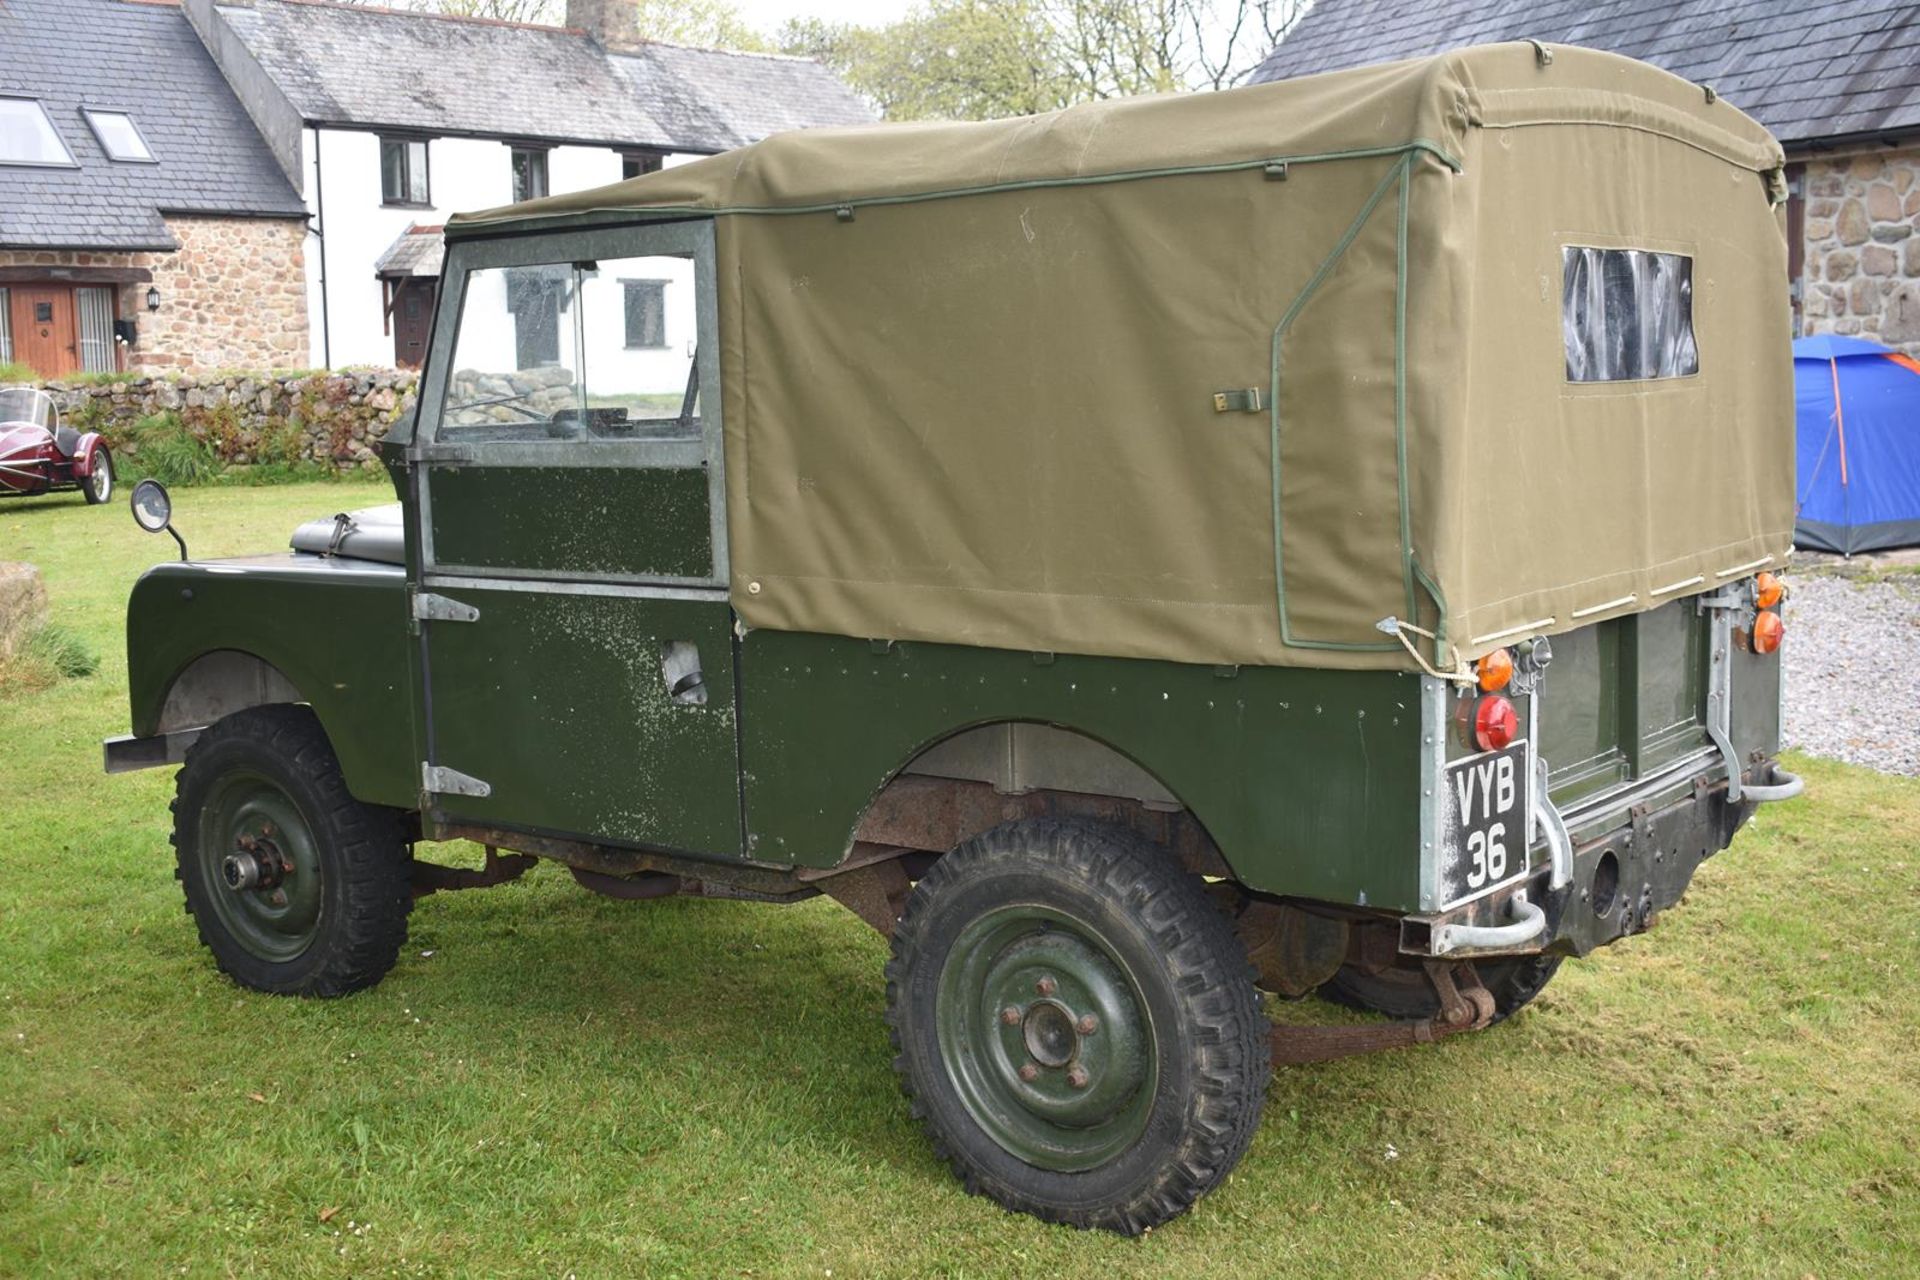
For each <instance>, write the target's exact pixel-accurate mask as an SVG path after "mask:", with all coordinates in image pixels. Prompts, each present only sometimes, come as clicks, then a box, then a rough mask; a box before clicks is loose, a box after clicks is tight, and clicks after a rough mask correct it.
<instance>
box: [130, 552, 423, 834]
mask: <svg viewBox="0 0 1920 1280" xmlns="http://www.w3.org/2000/svg"><path fill="white" fill-rule="evenodd" d="M412 648H413V646H412V637H411V636H410V634H409V632H408V628H407V584H406V573H405V571H404V570H402V569H400V568H399V567H397V566H390V565H373V564H366V563H364V562H359V561H351V560H323V559H321V558H319V557H317V556H298V555H293V554H284V555H269V556H258V557H254V558H251V559H245V560H224V561H217V562H213V563H208V564H201V563H191V562H190V563H185V564H163V565H159V566H157V567H155V568H153V569H150V570H148V571H147V572H146V573H145V574H143V575H141V578H140V580H139V581H138V582H137V583H135V584H134V588H133V594H132V597H131V598H130V599H129V600H128V601H127V686H128V698H129V702H130V705H131V710H132V724H133V732H134V733H135V734H138V735H141V736H147V735H151V734H153V733H155V732H157V731H158V727H159V724H160V714H161V709H162V708H163V707H164V706H165V704H166V699H167V694H168V692H169V690H170V689H171V688H172V686H173V682H174V680H175V679H176V678H177V677H178V676H179V674H180V673H181V672H182V671H184V670H185V669H186V668H187V666H188V665H190V664H191V663H192V662H193V661H194V660H195V659H197V658H199V657H201V656H203V655H205V654H208V653H212V652H215V651H217V650H223V649H234V650H239V651H241V652H244V653H250V654H253V655H254V656H256V657H259V658H261V659H264V660H265V661H267V662H269V663H272V664H273V666H274V667H276V668H277V669H278V670H279V671H280V673H281V674H282V675H284V676H286V678H287V679H288V680H289V681H291V682H292V683H293V685H294V687H295V688H296V689H298V690H299V691H300V694H301V696H302V697H303V698H305V699H306V700H307V701H308V702H309V703H311V704H312V706H313V709H314V713H315V714H316V715H318V716H319V717H320V723H321V725H322V727H324V728H325V729H326V731H327V736H328V738H329V739H331V740H332V742H333V748H334V752H335V754H337V755H338V756H339V757H340V767H341V770H342V772H343V773H344V774H345V775H346V780H347V786H348V788H349V789H350V790H351V791H352V792H353V794H354V795H356V796H358V797H360V798H361V799H362V800H367V801H371V802H373V803H376V804H387V805H394V806H397V807H401V808H412V807H414V806H415V805H416V804H417V803H418V802H419V782H420V757H419V756H418V755H416V754H415V751H414V724H413V710H412V709H413V706H414V691H413V684H412V668H413V654H412Z"/></svg>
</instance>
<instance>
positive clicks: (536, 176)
mask: <svg viewBox="0 0 1920 1280" xmlns="http://www.w3.org/2000/svg"><path fill="white" fill-rule="evenodd" d="M545 194H547V153H546V152H545V151H543V150H541V149H540V148H538V147H515V148H514V149H513V201H514V203H515V204H518V203H519V202H520V201H522V200H538V199H539V198H540V197H541V196H544V195H545Z"/></svg>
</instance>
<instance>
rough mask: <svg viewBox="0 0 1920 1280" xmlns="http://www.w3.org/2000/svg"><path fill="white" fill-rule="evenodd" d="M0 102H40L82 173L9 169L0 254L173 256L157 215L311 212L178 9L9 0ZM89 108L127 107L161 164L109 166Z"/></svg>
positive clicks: (2, 3) (107, 0)
mask: <svg viewBox="0 0 1920 1280" xmlns="http://www.w3.org/2000/svg"><path fill="white" fill-rule="evenodd" d="M0 94H8V95H11V96H24V97H31V98H38V99H39V100H40V104H41V106H42V107H44V108H45V109H46V112H47V116H48V118H49V119H50V120H51V121H52V122H53V127H54V130H55V132H57V133H58V134H59V135H60V140H61V141H62V142H64V143H66V144H67V150H68V151H69V152H71V153H72V154H73V159H74V162H75V163H76V164H77V165H78V166H79V167H78V168H75V169H56V168H41V167H28V166H19V165H0V247H3V248H42V249H120V250H136V249H172V248H177V247H178V246H177V245H176V243H175V242H174V239H173V237H172V236H171V235H169V234H168V232H167V228H166V224H165V223H164V222H162V221H161V217H160V215H161V214H162V213H211V214H267V215H277V216H283V217H305V216H306V207H305V206H304V205H303V204H302V203H301V201H300V197H299V196H298V195H297V194H296V193H295V192H294V190H293V187H292V186H291V184H289V183H288V181H287V179H286V175H285V174H283V173H282V172H281V170H280V167H279V165H277V164H276V163H275V162H274V159H273V155H272V153H271V152H269V151H268V150H267V145H266V143H265V142H263V141H262V140H261V138H260V135H259V133H258V132H257V131H256V130H255V129H254V126H253V122H252V121H251V120H250V119H248V118H247V113H246V112H245V111H244V110H242V109H241V107H240V103H239V102H238V101H237V100H235V98H234V96H233V93H232V91H231V90H229V89H228V88H227V82H226V81H225V80H224V79H222V78H221V75H220V70H219V68H218V67H216V66H214V64H213V59H212V57H210V56H209V55H208V53H207V51H206V49H205V48H204V47H203V46H202V45H201V43H200V40H199V38H198V37H197V36H195V35H194V33H193V29H192V28H191V27H189V26H188V25H187V20H186V17H185V16H184V15H183V14H182V13H181V12H180V10H179V9H177V8H171V7H166V6H161V5H154V4H133V3H127V0H0ZM83 106H87V107H95V108H104V109H108V110H116V111H125V112H128V113H129V114H130V115H132V116H133V118H134V122H135V123H136V124H137V125H138V126H139V128H140V132H141V134H142V135H144V136H145V138H146V140H147V145H148V146H149V147H150V148H151V149H152V151H153V154H154V158H155V159H156V160H158V161H159V163H158V164H129V163H125V162H116V161H112V160H109V159H107V156H106V153H105V152H104V151H102V150H101V149H100V144H99V142H98V140H96V139H95V138H94V136H93V130H92V129H90V128H88V126H87V122H86V120H85V118H84V117H82V116H81V114H80V108H81V107H83Z"/></svg>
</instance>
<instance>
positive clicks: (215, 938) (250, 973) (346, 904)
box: [173, 706, 413, 996]
mask: <svg viewBox="0 0 1920 1280" xmlns="http://www.w3.org/2000/svg"><path fill="white" fill-rule="evenodd" d="M173 845H174V851H175V855H176V857H177V859H178V862H179V869H178V871H177V872H176V873H175V874H176V875H178V877H179V879H180V883H181V887H182V888H183V889H184V890H185V891H186V898H187V910H188V911H189V912H191V913H192V915H193V918H194V921H195V922H196V923H197V924H198V925H199V928H200V941H201V942H202V943H204V944H205V945H206V947H207V949H208V950H210V951H211V952H213V958H214V962H215V963H216V964H218V965H219V966H220V969H221V971H222V972H224V973H226V974H227V975H228V976H230V977H232V978H233V980H234V981H236V982H238V983H239V984H240V985H241V986H245V987H252V988H253V989H254V990H256V991H268V992H273V993H275V994H282V995H303V996H341V995H346V994H347V993H348V992H351V991H357V990H359V989H361V988H362V987H370V986H372V985H373V984H374V983H376V982H378V981H379V980H380V979H381V978H382V977H384V976H385V975H386V972H387V970H389V969H391V968H392V967H393V963H394V961H395V960H396V959H397V958H398V957H399V954H400V948H401V947H402V946H403V945H405V943H406V940H407V913H408V912H409V911H410V910H411V909H412V906H413V893H412V888H411V885H410V884H409V880H408V858H407V849H406V844H405V842H404V840H403V838H402V833H401V829H400V823H399V819H398V816H397V815H396V814H395V813H394V812H393V811H392V810H389V809H379V808H375V807H373V806H371V805H365V804H361V803H360V802H359V801H358V800H355V799H354V798H353V797H352V796H351V795H349V794H348V792H347V785H346V780H345V779H344V778H343V777H342V776H341V773H340V763H339V761H338V760H336V759H335V758H334V754H333V749H332V747H331V746H330V745H329V744H328V742H327V736H326V734H325V733H324V732H323V731H322V730H321V728H320V721H319V720H318V719H317V718H315V716H314V714H313V712H312V711H311V710H310V709H309V708H307V707H301V706H270V707H254V708H252V709H250V710H246V711H238V712H235V713H234V714H233V715H230V716H227V717H225V718H224V719H222V720H220V721H218V722H217V723H215V724H214V725H213V726H212V727H211V728H210V729H208V730H207V731H206V732H205V733H204V734H202V735H201V736H200V738H199V740H198V741H197V742H195V743H194V744H193V747H192V748H191V749H190V750H189V751H188V752H187V759H186V765H185V767H184V768H182V769H181V770H180V775H179V778H178V779H177V780H176V782H175V796H174V801H173Z"/></svg>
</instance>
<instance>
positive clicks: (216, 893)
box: [193, 773, 325, 963]
mask: <svg viewBox="0 0 1920 1280" xmlns="http://www.w3.org/2000/svg"><path fill="white" fill-rule="evenodd" d="M199 834H200V839H199V843H198V847H196V848H195V849H194V850H193V856H194V858H195V859H196V860H197V861H198V862H199V864H200V876H201V880H202V882H203V883H205V884H206V885H207V887H208V888H207V892H208V895H209V897H210V898H211V900H212V903H213V909H214V912H215V914H217V915H218V916H219V917H220V922H221V923H222V924H223V925H225V926H226V929H227V932H228V933H229V934H231V935H232V936H233V937H234V939H235V940H236V941H237V942H239V943H240V945H241V946H243V947H245V948H246V949H247V950H248V951H249V952H251V953H252V954H253V955H255V956H258V957H259V958H260V959H262V960H267V961H271V962H275V963H284V962H285V961H288V960H293V959H295V958H297V957H298V956H299V955H300V954H301V953H302V952H304V951H305V950H306V949H307V947H308V946H309V945H311V943H312V942H313V935H314V933H315V932H316V931H317V930H318V928H319V924H320V905H321V899H322V896H323V890H324V888H325V885H324V883H323V881H322V879H321V873H320V852H319V850H318V849H317V848H316V847H315V846H314V842H313V832H312V831H310V830H309V829H308V827H307V820H306V819H305V818H303V817H301V816H300V807H299V806H298V805H296V804H295V803H294V802H293V799H292V798H291V797H290V796H288V795H287V793H286V792H284V791H282V790H281V789H280V788H279V787H278V786H276V785H275V784H274V783H272V782H269V781H268V780H267V779H265V778H263V777H260V776H259V775H257V774H248V773H233V774H228V775H227V776H226V777H225V778H223V779H221V781H220V782H219V783H218V785H216V786H215V788H214V790H213V793H212V794H211V795H210V796H209V797H208V798H207V807H206V811H205V813H204V814H203V816H202V817H201V820H200V825H199ZM243 839H245V840H248V841H250V842H251V844H252V847H253V848H255V849H256V850H259V851H261V852H263V853H272V854H278V855H279V861H281V862H282V863H283V864H286V863H291V864H292V870H290V871H286V872H284V874H283V877H282V878H281V879H280V881H279V883H277V884H275V885H273V886H271V887H267V886H261V887H257V888H252V889H232V888H229V887H228V886H227V884H226V881H225V878H224V877H223V876H222V874H221V864H222V863H224V862H225V861H226V859H227V857H228V855H230V854H232V853H234V852H236V851H237V850H240V849H241V848H242V845H241V843H240V842H241V841H242V840H243Z"/></svg>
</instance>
